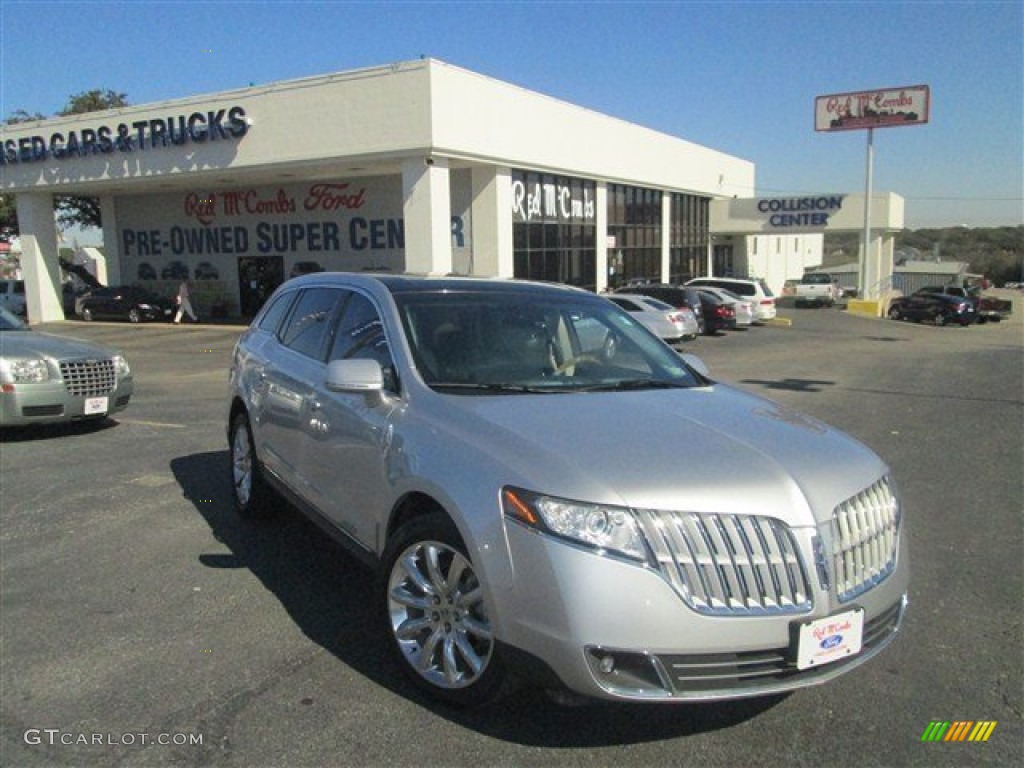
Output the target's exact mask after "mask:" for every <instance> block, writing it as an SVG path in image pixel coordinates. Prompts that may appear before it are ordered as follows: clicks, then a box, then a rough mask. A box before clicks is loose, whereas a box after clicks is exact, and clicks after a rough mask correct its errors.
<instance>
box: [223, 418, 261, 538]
mask: <svg viewBox="0 0 1024 768" xmlns="http://www.w3.org/2000/svg"><path fill="white" fill-rule="evenodd" d="M228 447H229V450H230V453H231V495H232V498H233V499H234V501H235V511H236V512H237V513H238V515H239V516H240V517H246V518H258V517H266V516H267V515H268V514H269V512H270V508H271V505H270V495H271V490H270V488H269V487H268V486H267V484H266V481H265V480H264V479H263V467H262V466H261V465H260V460H259V459H258V458H257V457H256V447H255V444H254V443H253V439H252V428H251V427H250V426H249V418H248V417H247V416H246V415H245V414H244V413H239V414H237V415H236V416H235V418H234V419H233V420H232V422H231V434H230V439H229V446H228Z"/></svg>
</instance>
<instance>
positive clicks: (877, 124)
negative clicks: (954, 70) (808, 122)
mask: <svg viewBox="0 0 1024 768" xmlns="http://www.w3.org/2000/svg"><path fill="white" fill-rule="evenodd" d="M930 107H931V98H930V94H929V90H928V86H927V85H908V86H905V87H903V88H883V89H881V90H877V91H857V92H856V93H833V94H831V95H829V96H818V97H817V98H816V99H815V100H814V130H816V131H855V130H859V129H862V128H888V127H892V126H896V125H922V124H923V123H927V122H928V113H929V109H930Z"/></svg>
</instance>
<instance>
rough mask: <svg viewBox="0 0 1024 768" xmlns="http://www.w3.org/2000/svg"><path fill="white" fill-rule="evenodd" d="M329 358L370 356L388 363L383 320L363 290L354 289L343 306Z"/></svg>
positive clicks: (366, 357) (346, 358) (349, 358)
mask: <svg viewBox="0 0 1024 768" xmlns="http://www.w3.org/2000/svg"><path fill="white" fill-rule="evenodd" d="M328 359H329V360H353V359H370V360H376V361H377V362H379V363H380V364H381V366H382V367H383V366H388V365H390V364H391V352H390V351H389V350H388V341H387V338H386V337H385V336H384V324H383V323H382V322H381V319H380V315H378V314H377V308H376V307H374V306H373V303H372V302H371V301H370V300H369V299H367V298H366V297H365V296H363V295H362V294H359V293H353V294H352V298H351V299H350V300H349V302H348V304H347V305H346V306H345V311H344V313H342V316H341V320H340V321H339V323H338V330H337V332H336V333H335V334H334V343H333V344H332V345H331V354H330V357H329V358H328Z"/></svg>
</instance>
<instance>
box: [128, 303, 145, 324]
mask: <svg viewBox="0 0 1024 768" xmlns="http://www.w3.org/2000/svg"><path fill="white" fill-rule="evenodd" d="M128 322H130V323H141V322H142V314H141V313H140V312H139V310H138V309H136V308H135V307H132V308H131V309H129V310H128Z"/></svg>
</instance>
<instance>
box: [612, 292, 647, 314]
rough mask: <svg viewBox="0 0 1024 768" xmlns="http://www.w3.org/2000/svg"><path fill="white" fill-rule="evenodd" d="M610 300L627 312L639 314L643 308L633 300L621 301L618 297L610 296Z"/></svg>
mask: <svg viewBox="0 0 1024 768" xmlns="http://www.w3.org/2000/svg"><path fill="white" fill-rule="evenodd" d="M609 298H610V299H611V300H612V301H613V302H614V303H616V304H618V305H619V306H620V307H622V308H623V309H624V310H626V311H627V312H639V311H640V310H641V307H639V306H637V305H636V304H634V303H633V300H632V299H620V298H618V297H616V296H610V297H609Z"/></svg>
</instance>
